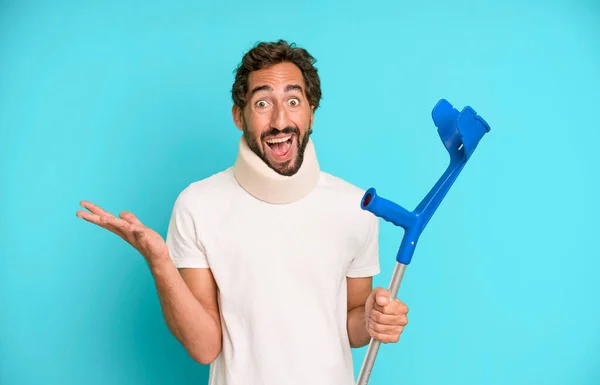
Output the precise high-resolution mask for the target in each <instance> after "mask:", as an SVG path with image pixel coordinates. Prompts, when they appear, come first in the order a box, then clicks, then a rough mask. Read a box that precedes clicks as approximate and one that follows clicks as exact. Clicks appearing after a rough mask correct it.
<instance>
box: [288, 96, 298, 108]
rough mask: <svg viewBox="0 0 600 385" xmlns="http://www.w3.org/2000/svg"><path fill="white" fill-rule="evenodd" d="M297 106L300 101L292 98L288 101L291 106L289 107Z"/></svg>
mask: <svg viewBox="0 0 600 385" xmlns="http://www.w3.org/2000/svg"><path fill="white" fill-rule="evenodd" d="M298 104H300V100H298V99H295V98H294V99H290V105H291V106H293V107H295V106H297V105H298Z"/></svg>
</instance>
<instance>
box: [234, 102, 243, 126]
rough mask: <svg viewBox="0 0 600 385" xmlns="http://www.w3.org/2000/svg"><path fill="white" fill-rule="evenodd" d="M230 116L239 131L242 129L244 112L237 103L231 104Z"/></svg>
mask: <svg viewBox="0 0 600 385" xmlns="http://www.w3.org/2000/svg"><path fill="white" fill-rule="evenodd" d="M231 116H232V118H233V123H234V124H235V126H236V127H237V128H238V130H240V131H244V113H243V111H242V109H241V108H240V107H238V106H237V105H235V104H234V105H233V107H231Z"/></svg>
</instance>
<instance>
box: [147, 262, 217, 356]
mask: <svg viewBox="0 0 600 385" xmlns="http://www.w3.org/2000/svg"><path fill="white" fill-rule="evenodd" d="M150 270H151V272H152V276H153V277H154V282H155V286H156V289H157V293H158V297H159V301H160V304H161V308H162V312H163V316H164V318H165V321H166V323H167V326H168V328H169V330H170V331H171V333H173V335H174V336H175V338H177V340H178V341H179V342H180V343H181V344H182V345H183V347H184V348H185V349H186V351H187V352H188V354H189V355H190V357H192V359H194V360H195V361H197V362H199V363H201V364H204V365H206V364H209V363H211V362H212V361H214V360H215V358H217V356H218V355H219V353H220V352H221V346H222V343H221V341H222V340H221V333H222V332H221V322H220V317H219V306H218V303H217V285H216V283H215V280H214V277H213V275H212V272H211V270H210V269H208V268H194V269H180V270H178V269H177V267H176V266H175V265H174V264H173V263H172V262H171V261H170V260H163V262H160V263H158V264H154V265H151V266H150Z"/></svg>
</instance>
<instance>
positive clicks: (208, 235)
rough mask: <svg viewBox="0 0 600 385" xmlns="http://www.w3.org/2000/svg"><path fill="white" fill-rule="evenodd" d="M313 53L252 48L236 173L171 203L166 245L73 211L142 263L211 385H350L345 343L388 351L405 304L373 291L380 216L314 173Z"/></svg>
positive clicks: (132, 224)
mask: <svg viewBox="0 0 600 385" xmlns="http://www.w3.org/2000/svg"><path fill="white" fill-rule="evenodd" d="M314 62H315V60H314V58H313V57H312V56H311V55H310V54H309V53H308V52H307V51H306V50H304V49H301V48H298V47H296V46H295V45H293V44H288V43H286V42H285V41H278V42H273V43H260V44H258V45H256V46H255V47H254V48H253V49H251V50H250V51H249V52H248V53H247V54H246V55H245V56H244V57H243V60H242V63H241V65H240V66H239V68H238V70H237V73H236V77H235V82H234V84H233V88H232V96H233V101H234V105H233V108H232V116H233V121H234V123H235V125H236V126H237V128H238V129H239V130H241V132H242V136H241V138H240V142H239V153H238V157H237V159H236V161H235V164H234V165H233V166H232V167H230V168H228V169H226V170H223V171H221V172H219V173H216V174H214V175H212V176H210V177H208V178H206V179H204V180H201V181H197V182H195V183H192V184H190V185H189V186H188V187H187V188H186V189H184V191H183V192H182V193H181V194H180V195H179V197H178V198H177V200H176V202H175V205H174V209H173V213H172V217H171V220H170V223H169V229H168V233H167V238H166V241H165V240H163V239H162V238H161V236H160V235H159V234H157V233H156V232H155V231H153V230H152V229H149V228H147V227H145V226H144V225H143V224H142V223H141V222H140V221H139V219H137V218H136V217H135V216H134V215H133V214H132V213H129V212H123V213H122V214H121V215H120V217H119V218H117V217H115V216H113V215H111V214H109V213H107V212H105V211H104V210H102V209H101V208H99V207H97V206H96V205H94V204H92V203H89V202H82V206H83V207H84V208H86V209H88V210H89V212H88V211H85V210H81V211H79V212H78V216H80V217H81V218H83V219H85V220H87V221H89V222H92V223H95V224H97V225H99V226H102V227H104V228H106V229H108V230H110V231H112V232H114V233H116V234H118V235H119V236H121V237H122V238H123V239H125V240H126V241H127V242H129V243H130V244H131V245H132V246H133V247H135V248H136V249H137V250H139V252H140V253H141V254H142V255H143V256H144V257H145V259H146V260H147V262H148V265H149V267H150V270H151V272H152V275H153V277H154V281H155V284H156V289H157V292H158V296H159V299H160V303H161V307H162V311H163V315H164V318H165V320H166V323H167V325H168V327H169V329H170V331H171V332H172V333H173V335H174V336H175V337H176V338H177V339H178V340H179V341H180V342H181V344H182V345H183V346H184V347H185V349H186V350H187V352H188V353H189V355H190V356H191V357H192V358H193V359H195V360H196V361H197V362H199V363H201V364H211V369H210V385H241V384H244V385H246V384H247V385H280V384H286V385H295V384H298V385H300V384H301V385H306V384H311V385H320V384H322V385H351V384H353V383H354V376H353V364H352V356H351V348H353V347H361V346H364V345H366V344H368V342H369V340H370V338H376V339H378V340H380V341H382V342H383V343H389V342H397V341H398V340H399V337H400V334H401V333H402V331H403V328H404V326H405V325H406V324H407V317H406V315H407V312H408V309H407V307H406V306H405V304H403V303H402V302H401V301H399V300H398V299H393V298H390V297H389V294H388V292H387V291H386V290H384V289H382V288H377V289H375V290H374V289H373V288H372V276H373V275H375V274H377V273H379V260H378V229H379V228H378V219H377V217H375V216H374V215H372V214H371V213H369V212H367V211H364V210H362V209H361V208H360V200H361V198H362V195H363V191H362V190H361V189H359V188H357V187H355V186H353V185H351V184H349V183H347V182H345V181H343V180H341V179H339V178H337V177H334V176H332V175H330V174H328V173H325V172H323V171H321V170H320V167H319V163H318V161H317V157H316V152H315V148H314V144H313V142H312V140H311V139H310V135H311V132H312V127H313V122H314V113H315V111H316V110H317V108H318V106H319V101H320V98H321V90H320V79H319V76H318V73H317V69H316V68H315V67H314Z"/></svg>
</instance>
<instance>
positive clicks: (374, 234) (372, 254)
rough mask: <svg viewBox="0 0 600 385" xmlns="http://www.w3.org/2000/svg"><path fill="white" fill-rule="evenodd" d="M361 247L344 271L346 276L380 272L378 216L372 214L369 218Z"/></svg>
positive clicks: (364, 275) (352, 276) (363, 275)
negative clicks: (346, 270)
mask: <svg viewBox="0 0 600 385" xmlns="http://www.w3.org/2000/svg"><path fill="white" fill-rule="evenodd" d="M365 234H366V235H365V237H364V242H363V245H362V247H361V248H360V249H359V251H358V253H357V254H356V256H355V257H354V258H353V259H352V263H351V264H350V267H349V269H348V272H347V273H346V276H347V277H350V278H359V277H372V276H374V275H376V274H379V272H380V266H379V218H378V217H376V216H374V215H372V216H370V218H369V222H368V226H367V230H366V231H365Z"/></svg>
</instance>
